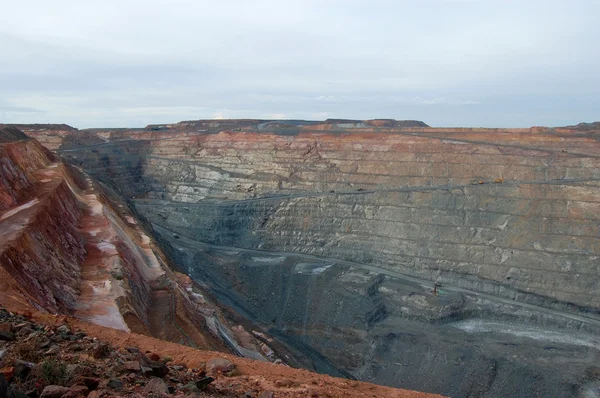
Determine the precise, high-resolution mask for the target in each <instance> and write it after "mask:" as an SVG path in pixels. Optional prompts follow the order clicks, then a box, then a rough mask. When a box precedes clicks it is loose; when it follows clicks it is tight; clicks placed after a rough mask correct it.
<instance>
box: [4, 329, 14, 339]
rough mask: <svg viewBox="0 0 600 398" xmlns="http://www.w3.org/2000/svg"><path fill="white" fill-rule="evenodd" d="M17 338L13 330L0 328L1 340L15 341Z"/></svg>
mask: <svg viewBox="0 0 600 398" xmlns="http://www.w3.org/2000/svg"><path fill="white" fill-rule="evenodd" d="M14 339H15V334H14V333H13V332H7V331H6V330H0V340H1V341H13V340H14Z"/></svg>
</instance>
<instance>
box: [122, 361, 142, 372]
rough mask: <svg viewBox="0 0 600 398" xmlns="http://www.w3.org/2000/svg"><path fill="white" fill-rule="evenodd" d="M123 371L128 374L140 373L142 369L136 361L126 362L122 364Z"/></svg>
mask: <svg viewBox="0 0 600 398" xmlns="http://www.w3.org/2000/svg"><path fill="white" fill-rule="evenodd" d="M123 369H124V370H126V371H128V372H140V371H141V370H142V367H141V365H140V363H139V362H138V361H127V362H125V363H124V364H123Z"/></svg>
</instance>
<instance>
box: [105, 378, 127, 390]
mask: <svg viewBox="0 0 600 398" xmlns="http://www.w3.org/2000/svg"><path fill="white" fill-rule="evenodd" d="M106 385H107V387H109V388H112V389H113V390H117V391H120V390H122V389H123V386H124V385H125V383H123V382H122V381H121V380H119V379H110V380H109V381H108V383H107V384H106Z"/></svg>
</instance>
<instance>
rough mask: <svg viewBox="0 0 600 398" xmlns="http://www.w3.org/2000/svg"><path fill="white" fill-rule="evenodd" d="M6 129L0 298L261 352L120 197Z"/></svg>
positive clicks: (204, 344)
mask: <svg viewBox="0 0 600 398" xmlns="http://www.w3.org/2000/svg"><path fill="white" fill-rule="evenodd" d="M4 133H5V131H4V130H0V142H1V143H0V199H1V201H0V304H3V305H8V306H10V307H11V308H18V309H19V310H20V311H23V310H25V309H27V308H30V309H35V310H42V311H48V312H51V313H56V314H61V313H62V314H68V315H72V316H75V317H77V318H80V319H83V320H86V321H90V322H93V323H96V324H99V325H102V326H108V327H112V328H116V329H121V330H125V331H134V332H138V333H142V334H146V335H151V336H156V337H160V338H163V339H165V340H170V341H175V342H179V343H183V344H187V345H190V346H194V347H200V348H204V349H212V350H221V351H226V352H238V351H241V352H242V354H243V355H244V356H247V357H252V358H255V359H267V358H266V355H265V356H263V354H262V350H261V348H260V347H259V346H260V344H261V343H260V342H257V341H256V340H254V339H253V338H252V337H251V336H250V337H247V336H246V335H248V332H246V331H245V330H244V329H243V328H242V327H240V326H239V325H235V324H230V323H229V321H228V320H227V319H226V318H225V317H224V316H223V315H222V314H221V312H220V310H219V309H218V307H216V306H215V305H214V304H213V303H212V302H210V301H209V300H207V299H206V298H205V297H204V296H203V294H202V292H203V291H202V290H201V288H200V287H199V286H198V285H196V284H194V283H193V282H192V281H191V280H189V278H187V277H186V276H184V275H181V274H179V273H176V272H174V271H173V270H172V269H171V268H170V266H169V264H168V259H167V258H166V257H165V255H164V254H163V253H162V251H161V250H160V249H159V247H158V246H157V245H156V243H155V242H154V240H152V239H151V238H150V237H149V236H148V235H146V233H145V229H144V226H143V224H142V222H140V221H139V220H137V219H136V218H135V214H134V213H133V212H131V211H130V210H129V209H128V207H127V204H126V202H124V201H122V200H121V199H120V198H119V197H118V196H115V195H114V194H112V193H111V192H110V190H107V189H104V188H103V187H102V186H100V185H99V184H98V183H97V182H95V181H94V180H92V179H91V178H90V177H89V176H88V175H87V174H85V173H84V172H82V171H81V170H80V169H77V168H75V167H72V166H69V165H66V164H64V163H62V162H61V161H60V160H59V159H58V157H56V156H55V155H53V154H52V153H50V152H49V151H48V149H46V148H44V147H42V146H41V145H40V143H39V142H37V141H36V140H32V139H27V137H26V136H25V135H23V134H22V133H21V136H14V135H13V134H12V132H11V134H10V135H9V134H4ZM23 137H25V139H23ZM242 337H243V338H242ZM241 340H243V341H241ZM265 347H266V346H265ZM269 359H270V360H271V361H274V360H276V359H277V357H276V356H272V357H271V358H269Z"/></svg>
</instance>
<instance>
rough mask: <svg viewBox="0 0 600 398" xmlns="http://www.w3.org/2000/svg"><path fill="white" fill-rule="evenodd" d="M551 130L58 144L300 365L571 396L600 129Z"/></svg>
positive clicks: (193, 136)
mask: <svg viewBox="0 0 600 398" xmlns="http://www.w3.org/2000/svg"><path fill="white" fill-rule="evenodd" d="M338 127H339V126H338ZM357 129H358V130H357ZM354 130H356V131H359V130H360V127H357V128H356V129H354ZM354 130H353V131H354ZM431 130H432V129H431ZM423 131H425V130H423ZM561 134H562V133H560V132H546V133H544V132H533V133H532V132H527V131H462V130H461V131H458V130H457V131H441V130H440V131H433V130H432V131H430V132H428V133H427V132H418V131H417V130H415V132H413V131H412V130H411V131H410V132H407V131H401V130H398V131H396V132H392V133H386V134H381V133H379V132H377V131H376V132H375V133H373V132H369V134H366V133H364V134H362V135H361V133H360V132H358V133H356V134H355V133H352V134H350V133H348V132H347V131H337V132H335V133H334V132H331V133H327V134H325V133H323V132H305V133H303V134H298V135H289V136H287V135H278V134H274V133H250V132H248V133H246V132H244V133H218V134H208V133H206V134H204V133H194V132H186V133H179V134H175V133H172V134H171V136H167V135H166V134H162V135H159V134H158V133H157V134H156V135H152V134H147V135H145V136H144V138H143V139H137V138H135V137H137V136H135V135H134V134H131V135H126V134H125V133H124V134H123V136H121V137H119V140H117V139H115V138H116V137H114V138H113V139H115V140H114V142H110V141H109V142H106V143H103V144H98V145H96V146H94V147H89V148H86V147H82V148H70V149H68V150H65V151H63V152H61V154H62V155H63V156H64V157H66V158H67V159H68V160H69V161H71V162H73V163H75V164H78V165H81V166H82V167H84V168H85V169H86V170H87V171H88V172H90V173H92V174H93V175H94V176H95V177H97V178H99V179H101V180H102V181H104V182H106V183H107V184H110V185H111V186H112V187H114V188H115V189H116V190H118V191H119V192H120V193H122V194H123V195H124V196H126V197H128V198H129V199H130V200H131V201H132V203H133V204H134V205H135V208H136V210H137V212H138V213H139V214H140V215H142V216H143V217H145V218H146V219H147V220H148V221H149V222H151V223H152V225H153V228H154V231H155V234H156V236H157V237H159V238H160V239H161V241H162V242H163V243H164V244H165V245H167V246H170V250H169V252H170V253H171V255H172V257H173V258H174V259H175V260H176V261H177V263H178V265H179V266H180V267H181V268H182V269H184V270H186V271H187V272H188V273H189V275H190V276H192V277H193V278H194V279H195V280H197V281H198V282H200V283H203V284H204V285H206V286H208V288H209V289H211V290H212V292H213V294H214V295H215V296H216V297H218V298H219V299H220V300H222V302H223V303H225V304H227V305H228V306H232V307H234V308H236V309H237V311H238V312H239V313H241V314H243V315H244V316H246V317H247V318H250V319H251V320H253V321H255V322H256V323H257V324H259V325H261V326H262V327H264V328H266V329H268V330H269V332H270V333H271V335H274V336H276V337H277V338H278V340H279V341H280V342H282V343H283V344H285V345H286V346H287V347H288V348H289V349H290V350H292V351H294V352H295V353H297V354H298V355H297V359H296V360H297V361H298V363H297V365H300V366H306V367H312V368H315V369H317V370H319V371H322V372H329V373H332V374H337V375H349V376H354V377H358V378H360V379H364V380H370V381H374V382H378V383H383V384H389V385H395V386H400V387H405V388H411V389H417V390H423V391H432V392H438V393H442V394H446V395H451V396H532V395H536V394H537V395H547V396H570V395H572V394H575V393H577V391H579V390H578V389H579V388H583V387H582V386H583V385H588V386H589V385H593V383H595V382H596V381H595V380H596V378H597V377H596V376H589V375H590V374H592V373H590V372H589V371H588V369H589V368H592V367H594V366H597V363H598V362H599V358H600V354H599V352H598V348H599V347H600V341H599V340H598V339H597V337H595V335H596V334H597V333H598V331H600V271H599V268H598V266H599V262H598V258H599V253H600V239H599V234H600V189H599V188H598V181H599V180H600V158H598V156H597V155H594V153H596V154H597V153H600V145H599V143H598V142H597V140H594V139H593V138H590V137H588V136H585V135H577V136H574V135H569V134H566V133H565V134H563V135H561ZM125 139H128V140H129V141H125ZM565 147H568V152H567V151H566V150H565ZM59 152H60V151H59ZM434 282H438V283H440V284H441V286H440V288H439V289H440V292H439V293H438V292H437V290H436V293H437V294H434V292H433V284H434ZM595 377H596V378H595ZM590 383H592V384H590Z"/></svg>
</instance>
